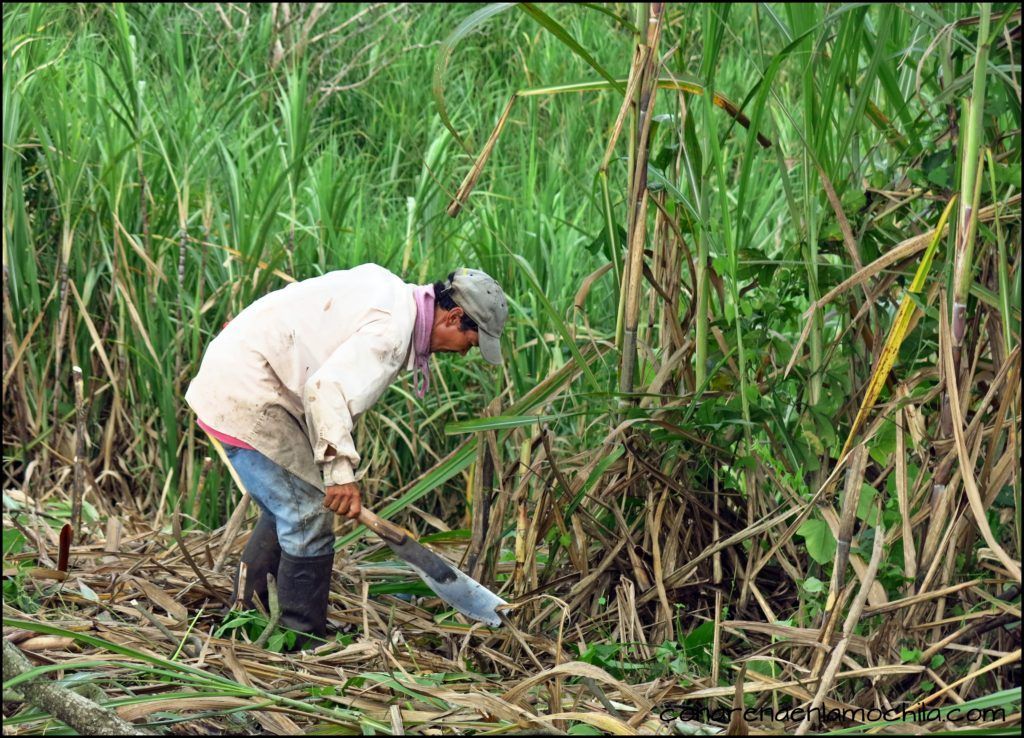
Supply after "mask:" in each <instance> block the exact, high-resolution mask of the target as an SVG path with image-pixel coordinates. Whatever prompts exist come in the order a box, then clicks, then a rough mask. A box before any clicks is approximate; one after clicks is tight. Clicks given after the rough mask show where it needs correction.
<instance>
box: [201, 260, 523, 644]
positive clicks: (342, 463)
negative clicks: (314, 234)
mask: <svg viewBox="0 0 1024 738" xmlns="http://www.w3.org/2000/svg"><path fill="white" fill-rule="evenodd" d="M507 317H508V306H507V304H506V302H505V295H504V293H503V292H502V290H501V287H499V286H498V283H497V282H495V281H494V280H493V279H491V278H490V277H489V276H487V275H486V274H484V273H483V272H481V271H477V270H473V269H459V270H457V271H455V272H452V273H451V274H449V275H448V279H447V280H446V281H444V282H436V283H435V284H433V285H425V286H417V285H411V284H406V283H405V282H403V281H402V280H401V279H400V278H398V277H397V276H395V275H394V274H392V273H391V272H389V271H387V270H386V269H384V268H382V267H380V266H377V265H375V264H364V265H362V266H358V267H355V268H354V269H349V270H346V271H336V272H330V273H328V274H325V275H324V276H322V277H315V278H313V279H307V280H304V281H302V282H297V283H294V284H291V285H288V286H287V287H285V288H283V289H280V290H277V291H275V292H271V293H270V294H268V295H266V296H264V297H262V298H260V299H259V300H257V301H256V302H254V303H253V304H252V305H250V306H249V307H247V308H246V309H245V310H243V311H242V312H241V313H240V314H239V315H238V316H237V317H236V318H235V319H234V320H232V321H231V322H230V323H228V324H227V325H226V326H225V328H224V330H223V331H222V332H221V333H220V335H218V336H217V337H216V338H215V339H214V340H213V341H212V342H211V343H210V345H209V347H208V348H207V350H206V354H205V355H204V357H203V362H202V364H201V366H200V368H199V373H198V374H197V375H196V377H195V379H193V381H192V383H191V384H190V385H189V388H188V392H187V393H186V394H185V399H186V401H187V402H188V404H189V405H190V406H191V407H192V409H193V410H194V411H195V412H196V415H197V417H198V420H199V425H200V426H202V427H203V429H204V430H206V431H207V432H208V433H209V434H210V435H212V436H214V437H216V438H217V439H219V440H220V441H221V442H222V443H223V444H224V448H225V453H226V455H227V457H228V460H229V461H230V463H231V466H232V467H234V469H235V471H236V472H237V473H238V476H239V478H240V479H241V480H242V483H243V484H244V485H245V487H246V489H247V490H248V491H249V494H250V495H251V496H252V498H253V499H254V500H255V501H256V503H257V504H258V505H259V507H260V509H261V515H260V519H259V522H258V523H257V524H256V528H255V529H254V530H253V533H252V537H251V538H250V539H249V543H248V544H247V545H246V547H245V551H244V552H243V553H242V563H244V564H245V565H246V575H245V577H244V583H243V587H242V591H241V592H239V591H238V585H239V581H238V577H237V576H236V580H235V596H236V597H238V596H240V598H241V600H242V602H243V603H244V604H245V605H246V606H248V607H252V606H253V605H252V597H253V596H254V595H255V596H256V597H259V598H260V600H261V601H262V603H263V605H264V607H268V597H267V574H268V573H271V574H274V575H275V577H276V579H277V590H278V604H279V606H280V611H281V620H280V622H281V624H282V625H283V626H285V627H287V628H291V629H292V630H296V631H299V632H301V633H305V634H309V635H311V636H318V637H321V638H322V637H323V636H324V635H326V630H327V599H328V594H329V591H330V582H331V571H332V568H333V563H334V532H333V518H334V514H338V515H345V516H347V517H349V518H353V519H354V518H357V517H358V516H359V511H360V509H361V506H362V500H361V499H360V493H359V485H358V483H357V481H356V474H355V469H356V467H357V466H358V465H359V453H358V452H357V451H356V448H355V445H354V443H353V440H352V428H353V425H354V423H355V420H356V418H357V417H358V416H359V415H360V414H361V413H363V412H365V411H366V410H368V409H369V408H370V407H372V406H373V404H374V403H375V402H377V400H378V399H379V398H380V396H381V395H382V394H383V393H384V390H385V389H387V387H388V385H390V384H391V382H393V381H394V380H395V378H396V377H397V376H398V373H399V371H400V370H401V369H402V368H403V367H404V368H406V369H409V370H413V371H414V372H415V374H414V384H415V387H416V392H417V394H418V395H419V396H420V397H422V396H423V395H424V393H425V392H426V390H427V389H428V387H429V383H430V376H429V371H430V369H429V362H428V358H429V355H430V354H431V353H433V352H455V353H460V354H463V355H465V354H466V352H467V351H468V350H469V349H470V348H471V347H473V346H479V347H480V353H481V354H483V357H484V359H486V360H487V361H488V362H490V363H492V364H500V363H501V346H500V342H499V338H500V336H501V331H502V329H503V327H504V325H505V320H506V318H507ZM316 642H317V641H313V642H312V644H313V645H315V643H316ZM297 645H298V646H299V647H306V646H307V645H310V640H309V639H308V638H300V639H299V643H298V644H297Z"/></svg>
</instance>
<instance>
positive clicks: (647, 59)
mask: <svg viewBox="0 0 1024 738" xmlns="http://www.w3.org/2000/svg"><path fill="white" fill-rule="evenodd" d="M663 13H664V4H663V3H651V4H650V12H649V15H647V39H646V44H645V48H644V53H642V54H639V55H638V61H639V63H640V64H642V65H643V66H642V68H641V70H640V72H639V73H640V74H641V75H642V78H641V80H640V85H639V88H640V89H639V101H638V106H637V124H638V125H637V128H638V130H639V135H638V142H637V146H636V157H635V163H634V167H633V169H632V172H631V176H630V182H629V190H630V200H629V202H630V208H631V210H630V217H629V220H628V223H629V229H628V234H629V246H628V249H627V253H628V256H627V264H628V268H627V271H626V294H625V308H624V314H623V331H622V333H623V335H622V363H621V365H620V372H619V389H620V390H621V391H622V392H623V393H628V392H632V391H633V373H634V370H635V368H636V342H637V324H638V322H639V314H640V284H641V281H642V279H643V256H644V242H645V240H646V234H647V198H648V192H647V160H648V155H649V152H650V132H651V119H652V116H651V112H652V111H653V108H654V99H655V96H656V94H657V91H658V84H657V83H658V75H657V63H658V57H657V47H658V39H659V37H660V35H661V21H662V16H663Z"/></svg>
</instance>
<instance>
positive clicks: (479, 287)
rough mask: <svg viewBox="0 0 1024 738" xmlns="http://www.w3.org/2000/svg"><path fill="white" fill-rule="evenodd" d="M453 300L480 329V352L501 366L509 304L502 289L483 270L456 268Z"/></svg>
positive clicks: (453, 277)
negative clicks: (502, 335)
mask: <svg viewBox="0 0 1024 738" xmlns="http://www.w3.org/2000/svg"><path fill="white" fill-rule="evenodd" d="M448 289H449V290H450V291H451V295H452V299H453V300H455V302H456V303H458V305H459V307H461V308H462V309H463V311H465V313H466V315H468V316H469V317H470V318H472V319H473V321H474V322H475V323H476V324H477V325H478V326H479V327H480V331H479V333H480V353H481V354H483V357H484V358H485V359H486V360H487V361H489V362H490V363H492V364H501V363H502V359H501V341H500V339H501V331H502V329H503V328H504V327H505V320H507V319H508V303H506V302H505V293H504V292H502V291H501V286H500V285H499V284H498V283H497V282H495V281H494V280H493V279H491V278H490V277H489V276H487V275H486V274H484V273H483V272H481V271H480V270H479V269H466V268H465V267H461V268H459V269H456V270H455V272H454V273H453V274H452V278H451V279H450V280H449V281H448Z"/></svg>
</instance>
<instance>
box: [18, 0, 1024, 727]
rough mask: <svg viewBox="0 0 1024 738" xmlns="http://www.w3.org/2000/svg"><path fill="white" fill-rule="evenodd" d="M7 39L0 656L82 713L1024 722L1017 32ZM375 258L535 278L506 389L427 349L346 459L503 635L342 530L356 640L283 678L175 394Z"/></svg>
mask: <svg viewBox="0 0 1024 738" xmlns="http://www.w3.org/2000/svg"><path fill="white" fill-rule="evenodd" d="M3 21H4V23H3V53H4V67H3V69H4V74H3V96H4V115H3V136H4V149H3V178H4V184H3V186H4V195H3V223H4V226H3V228H4V231H3V234H4V235H3V238H4V241H3V265H4V283H3V288H4V297H3V299H4V307H3V321H4V323H3V331H4V337H3V350H4V369H3V435H4V444H3V445H4V459H3V477H4V486H3V491H4V537H3V541H4V626H5V630H4V635H5V638H10V639H11V640H12V642H17V643H21V644H23V645H24V644H26V643H28V641H30V640H33V639H34V638H36V637H37V636H38V637H40V638H43V637H45V638H49V639H53V640H48V641H36V644H37V645H38V647H39V649H40V650H45V651H46V652H47V654H48V655H49V656H50V659H51V660H52V661H54V662H55V665H57V664H62V663H65V662H68V666H67V672H65V673H64V674H63V675H62V676H63V680H64V681H65V682H67V683H69V684H74V683H78V682H89V683H90V684H94V685H97V686H98V687H99V688H100V689H101V692H100V694H101V695H105V697H101V698H100V699H99V701H100V702H105V704H107V705H108V706H112V707H113V706H119V708H120V709H121V714H122V717H125V718H126V719H130V720H134V721H135V722H137V723H139V724H142V723H146V724H148V725H150V726H151V727H154V728H159V727H171V726H174V725H176V724H178V723H181V722H186V721H194V722H193V724H192V725H191V728H192V729H195V730H198V731H204V732H205V731H210V732H213V731H219V732H223V731H225V730H228V731H232V730H233V731H239V730H242V731H245V732H257V731H260V730H263V731H270V732H288V731H289V730H291V728H292V727H293V726H297V727H301V728H302V729H305V730H310V731H314V732H332V731H337V732H349V733H351V732H373V731H376V732H382V733H388V732H401V731H400V730H399V729H400V728H403V727H404V728H406V729H411V728H413V727H414V726H415V727H417V728H420V727H422V728H427V727H432V728H441V729H444V730H446V731H458V732H464V733H477V734H479V733H488V732H490V733H496V732H502V731H507V730H511V729H513V728H515V727H516V726H520V727H522V728H524V729H530V730H539V729H541V728H543V729H551V728H552V727H553V728H555V729H558V730H560V731H564V732H569V733H572V734H586V733H587V732H588V731H598V730H599V731H605V732H609V731H612V732H623V733H625V732H628V731H635V730H639V731H641V732H649V731H652V730H654V729H655V728H657V727H659V726H660V725H661V722H660V720H659V719H658V717H657V716H658V708H657V705H659V704H663V703H665V704H667V703H673V704H678V703H679V702H680V701H682V700H687V703H688V704H689V703H690V702H692V703H693V704H701V705H707V706H708V707H709V708H710V707H716V706H717V707H725V708H728V707H729V706H730V705H734V704H745V705H746V706H750V707H754V706H756V707H763V706H766V705H767V706H773V707H776V708H785V707H798V706H804V707H807V706H810V705H811V704H814V703H818V704H821V700H822V699H823V698H824V699H825V701H824V704H825V705H826V706H829V707H832V706H836V705H840V706H848V705H855V706H860V707H867V706H869V707H875V706H877V705H879V704H883V703H890V704H892V705H897V704H904V703H905V704H908V705H910V704H913V703H916V702H919V701H921V702H924V703H926V704H927V706H929V707H934V708H936V709H938V708H940V707H941V708H942V709H943V710H948V709H949V708H951V707H952V706H954V705H959V703H961V702H963V703H965V704H966V705H967V706H974V705H978V706H981V707H999V708H1003V709H1005V712H1006V716H1007V717H1008V718H1010V719H1009V720H1006V721H999V720H993V719H991V718H990V719H988V720H986V721H980V720H979V721H978V722H977V723H975V724H973V726H972V727H980V728H981V729H982V730H986V731H989V732H998V731H1001V730H1003V731H1012V732H1013V733H1014V734H1016V731H1017V727H1014V726H1019V722H1020V720H1019V710H1020V700H1021V697H1020V689H1019V684H1020V576H1021V575H1020V560H1021V548H1020V541H1021V483H1020V473H1019V459H1020V435H1021V422H1020V418H1021V415H1020V412H1021V411H1020V384H1021V383H1020V363H1021V357H1020V331H1021V328H1020V319H1021V248H1020V243H1021V219H1020V183H1021V164H1020V160H1021V135H1020V126H1021V120H1020V118H1021V101H1020V72H1021V69H1020V60H1021V44H1020V32H1021V17H1020V10H1019V8H1018V7H1017V5H1015V4H1010V3H997V4H965V3H960V4H904V5H899V4H877V5H858V4H845V5H839V4H825V5H821V4H802V3H792V4H756V5H669V6H667V7H663V6H661V5H659V4H655V3H652V4H612V5H576V6H558V5H535V4H531V3H523V4H518V5H514V4H507V5H506V4H494V5H487V6H462V5H401V4H392V5H387V4H368V5H340V6H338V5H320V4H303V5H293V4H273V5H237V4H234V5H201V4H200V5H173V4H142V5H63V4H50V5H42V4H7V5H5V6H4V9H3ZM624 102H625V103H626V104H624ZM366 261H373V262H376V263H380V264H382V265H385V266H387V267H388V268H390V269H392V270H393V271H395V272H396V273H399V274H400V275H402V276H403V277H404V278H405V279H406V280H407V281H410V282H417V283H425V282H428V281H433V280H434V279H438V278H440V277H442V276H443V275H445V274H447V273H448V271H450V270H451V269H452V268H454V267H456V266H459V265H469V266H478V267H480V268H482V269H484V270H485V271H487V272H488V273H489V274H491V275H492V276H494V277H495V278H496V279H497V280H498V281H499V282H500V283H501V284H502V285H503V286H504V287H505V290H506V293H507V295H508V298H509V303H510V310H511V316H510V321H509V325H508V327H507V329H506V335H507V337H508V338H507V341H506V351H505V353H506V356H507V357H509V359H508V362H507V364H506V366H505V367H503V368H502V369H501V370H492V369H491V368H490V367H489V366H487V365H485V364H484V362H482V361H480V360H473V359H472V357H470V360H466V359H462V358H459V357H455V358H440V359H435V360H434V367H435V379H434V381H433V382H432V388H433V390H432V392H431V393H430V394H429V395H428V396H427V397H426V398H424V399H423V400H420V399H418V398H416V396H415V394H414V393H413V392H411V391H410V390H411V386H410V385H409V383H408V379H406V378H403V379H401V380H400V381H399V382H398V383H396V385H395V386H394V387H393V388H392V389H391V390H389V392H388V393H387V394H386V395H385V397H384V398H383V400H382V401H381V402H380V403H379V404H378V406H377V407H375V408H374V409H373V410H372V411H370V412H368V413H366V414H365V416H364V417H363V418H361V420H360V422H359V425H358V434H357V445H358V447H359V448H360V451H361V452H362V455H363V459H364V465H365V467H366V470H367V471H366V476H365V478H364V480H363V489H364V500H366V501H367V502H368V503H370V504H371V505H372V506H373V508H374V509H375V510H377V511H378V512H379V513H380V514H381V515H382V516H384V517H390V518H393V519H396V520H398V521H399V522H401V523H402V524H404V525H406V526H407V527H409V528H411V529H414V530H416V531H417V532H419V533H421V534H424V538H425V540H427V541H430V542H431V543H432V545H434V546H435V547H436V548H437V550H440V551H442V552H446V553H448V554H449V556H450V557H451V558H453V559H455V560H456V561H460V562H461V564H460V565H461V567H462V568H463V569H464V570H465V571H467V572H469V573H470V574H471V575H472V576H475V577H477V578H478V579H480V580H481V581H482V582H484V583H485V584H488V585H491V586H493V588H495V589H496V590H500V591H501V593H502V595H503V596H504V597H505V599H507V600H509V601H511V602H513V605H514V606H513V608H512V609H511V610H510V612H509V613H508V614H509V618H510V625H509V626H508V628H507V629H505V632H498V631H496V632H495V633H488V632H486V631H483V632H481V631H478V630H474V631H472V632H470V631H469V629H468V628H467V626H466V625H465V624H463V622H462V621H461V620H460V619H459V618H458V617H456V616H454V615H453V614H452V613H450V612H446V611H445V610H444V609H443V606H442V605H440V604H439V603H438V602H437V601H436V600H431V599H429V597H428V595H429V593H428V592H425V591H423V589H422V588H421V585H419V584H418V583H416V582H414V581H413V579H414V578H413V577H411V576H410V575H409V573H408V571H407V570H403V569H401V568H396V567H394V566H393V563H394V562H393V561H391V559H390V557H389V556H388V554H387V552H386V551H381V550H380V549H379V548H378V547H376V541H374V540H372V539H370V538H367V539H365V540H363V538H362V531H361V530H355V529H352V528H350V527H346V528H344V529H343V530H342V535H340V536H339V547H345V549H346V551H347V552H348V553H349V557H348V559H346V561H347V562H348V564H349V566H348V567H347V568H346V569H344V570H342V571H339V572H338V581H336V582H335V589H334V592H333V593H332V619H333V620H334V622H335V625H338V626H339V627H342V626H345V633H344V634H339V635H338V637H337V642H336V644H334V647H335V649H336V650H334V651H332V652H331V653H330V655H329V656H324V657H323V658H322V659H320V660H318V661H316V662H308V663H303V664H302V668H303V669H304V670H307V675H308V679H307V681H305V682H303V683H302V686H301V688H299V687H296V688H293V689H292V690H291V691H287V690H284V691H282V689H279V687H281V685H285V684H287V685H292V686H293V687H294V685H295V684H296V683H297V682H296V675H295V674H294V673H293V668H294V665H295V662H294V661H290V660H289V659H288V657H285V656H281V655H279V654H276V653H273V652H275V651H277V650H279V649H280V646H281V645H282V644H283V643H284V642H285V639H286V637H289V636H288V635H287V634H285V633H284V632H281V631H279V632H277V633H275V634H274V635H273V636H272V637H271V638H270V640H269V641H267V643H268V645H269V649H268V651H264V650H262V649H257V648H254V647H252V646H251V645H248V643H249V642H251V641H255V640H256V639H257V637H258V636H259V635H260V632H261V630H262V628H263V623H265V619H264V618H263V616H251V617H250V616H249V615H240V614H237V613H235V614H232V615H230V616H228V617H227V618H225V617H224V612H220V611H218V608H219V607H220V606H221V602H219V601H218V598H217V596H216V595H215V594H214V591H220V592H221V596H224V595H225V593H226V592H229V591H230V581H229V569H230V564H225V563H224V560H223V558H221V552H222V551H225V552H227V555H228V556H229V557H230V556H233V555H234V554H235V553H236V552H237V548H238V546H239V544H240V542H241V539H238V538H234V537H233V534H230V526H227V523H228V521H229V518H230V517H231V515H232V513H233V511H234V510H235V509H236V505H237V504H238V501H239V492H238V490H236V489H235V487H234V484H233V482H232V480H231V477H230V476H229V475H228V473H227V471H226V468H225V466H224V464H223V463H222V461H221V460H220V459H218V458H217V454H216V453H215V452H214V450H213V449H212V448H211V447H210V446H209V445H208V443H207V440H206V438H205V436H204V435H203V434H202V433H198V432H197V431H198V428H197V427H196V425H195V423H194V418H193V417H192V414H191V413H190V411H189V410H188V408H187V406H186V404H185V402H184V399H183V395H184V391H185V388H186V387H187V385H188V382H189V380H190V378H191V377H192V375H193V374H194V372H195V371H196V369H197V367H198V365H199V361H200V359H201V357H202V353H203V350H204V347H205V346H206V344H207V343H208V342H209V340H210V339H211V338H212V337H213V336H214V335H215V334H216V333H217V331H218V330H219V329H220V327H221V326H222V325H223V324H224V322H225V321H226V320H229V319H230V318H231V317H232V316H233V315H235V314H237V313H238V312H239V311H240V310H242V309H243V308H244V307H245V306H246V305H247V304H249V303H250V302H251V301H253V300H254V299H256V298H257V297H259V296H261V295H263V294H265V293H266V292H268V291H269V290H273V289H277V288H280V287H282V286H284V285H285V284H286V283H287V282H289V281H293V280H299V279H304V278H308V277H311V276H315V275H318V274H322V273H324V272H326V271H330V270H333V269H344V268H346V267H349V266H353V265H356V264H359V263H363V262H366ZM73 367H80V369H81V378H80V380H79V381H78V382H76V380H75V375H74V373H73ZM68 522H70V523H72V527H73V535H74V545H73V546H72V548H71V557H70V567H69V568H68V571H67V572H66V573H65V572H63V571H61V572H57V571H54V570H55V569H58V568H61V567H58V566H57V562H58V554H57V550H58V547H59V544H58V541H59V531H60V530H61V528H62V526H63V525H64V524H65V523H68ZM446 528H451V529H452V530H446ZM121 529H123V533H119V532H118V531H120V530H121ZM244 529H247V526H243V530H244ZM118 536H120V541H121V542H120V543H119V544H118V543H117V541H116V540H115V539H116V538H117V537H118ZM231 561H232V562H233V559H231ZM339 561H341V559H339ZM850 569H852V572H850V571H849V570H850ZM112 578H113V581H112ZM140 580H141V581H142V583H139V582H140ZM147 584H148V585H149V588H147V586H146V585H147ZM133 587H134V589H133ZM154 588H155V589H158V590H160V593H159V594H154V591H153V589H154ZM161 594H162V596H163V597H166V598H167V600H169V601H164V600H163V599H162V598H161ZM392 595H401V596H404V597H405V599H400V598H398V597H393V596H392ZM410 596H414V597H415V599H414V600H413V601H411V602H410V601H409V597H410ZM423 597H427V599H421V598H423ZM133 598H137V600H138V602H139V603H143V604H142V605H140V607H141V608H142V609H147V608H148V609H147V612H149V616H152V617H154V618H157V616H156V615H154V614H153V612H151V610H160V612H161V613H166V616H164V615H163V614H161V615H159V618H158V619H162V623H161V627H163V628H165V630H164V631H162V630H160V629H158V628H157V627H156V626H155V625H153V624H152V621H151V620H148V619H146V618H147V617H148V616H145V615H140V613H141V610H140V609H138V608H136V607H135V605H132V602H133ZM177 608H180V611H179V610H178V609H177ZM182 612H184V613H185V614H184V616H183V615H182ZM95 629H99V631H100V633H99V634H96V633H93V634H89V633H87V632H86V631H88V630H95ZM140 632H141V633H143V634H144V635H143V636H142V640H140V639H139V633H140ZM168 633H169V634H170V635H168ZM171 636H173V638H172V637H171ZM232 641H234V643H232ZM204 642H205V643H206V644H207V645H206V646H205V647H204V646H203V643H204ZM39 644H45V645H39ZM54 644H56V645H54ZM210 644H213V645H212V646H211V645H210ZM204 648H205V650H202V649H204ZM236 648H237V651H236V650H235V649H236ZM47 649H49V650H47ZM26 650H30V649H26ZM83 650H84V651H85V653H78V652H80V651H83ZM201 650H202V653H203V654H204V655H202V656H200V652H201ZM156 653H159V654H161V655H160V656H156V655H154V654H156ZM200 659H201V661H199V660H200ZM101 660H102V661H104V663H102V664H101V663H98V661H101ZM399 667H400V668H399ZM44 668H49V667H44ZM339 672H340V673H339ZM6 678H7V677H6V676H5V679H6ZM275 680H283V681H281V682H280V684H278V683H277V682H276V681H275ZM272 682H273V683H274V685H273V686H269V685H271V683H272ZM737 684H740V685H743V689H742V690H740V691H739V692H737V689H736V685H737ZM5 686H7V685H5ZM296 690H298V691H296ZM736 700H739V702H736ZM959 706H961V707H963V706H964V705H959ZM396 713H397V714H396ZM449 713H450V715H449ZM1015 714H1016V715H1015ZM446 715H449V716H448V717H443V716H446ZM712 722H717V721H712ZM725 722H728V717H727V718H726V720H725V721H724V722H722V723H721V725H718V727H719V728H724V727H725ZM800 722H801V721H800V720H798V719H797V720H791V721H788V722H786V724H785V726H777V727H776V730H778V729H782V728H783V727H784V728H785V730H787V731H789V730H796V729H798V726H800ZM44 723H45V726H44ZM8 724H9V725H10V726H11V728H10V730H11V732H12V733H13V732H15V731H18V730H21V731H24V732H37V731H38V730H40V729H41V727H47V728H48V730H49V732H54V730H57V731H59V730H63V729H65V728H63V727H62V726H61V725H58V724H57V723H56V722H55V721H53V720H52V719H50V718H47V716H46V715H45V714H44V713H41V712H40V711H39V710H38V709H36V708H34V707H29V706H26V707H21V706H20V705H17V704H10V705H8V704H5V731H6V730H8V728H7V725H8ZM19 726H20V727H19ZM670 727H671V726H670ZM752 727H761V728H764V729H766V730H771V729H772V726H770V725H767V724H765V725H761V726H758V725H756V724H752ZM807 727H809V726H803V729H806V728H807ZM846 727H852V726H851V725H850V724H849V723H837V724H829V725H826V726H823V727H822V730H828V729H834V730H839V729H842V728H846ZM925 727H926V728H927V729H928V730H941V729H943V727H944V725H943V723H941V722H936V723H930V724H927V725H926V726H925ZM960 727H963V726H962V725H961V726H960ZM680 729H682V728H680Z"/></svg>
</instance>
